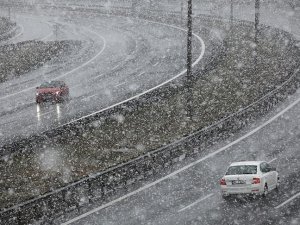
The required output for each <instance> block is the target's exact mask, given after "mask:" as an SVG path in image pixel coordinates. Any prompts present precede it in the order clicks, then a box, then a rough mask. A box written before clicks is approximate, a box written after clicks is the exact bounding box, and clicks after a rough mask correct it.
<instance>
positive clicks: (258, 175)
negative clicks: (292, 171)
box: [220, 161, 279, 198]
mask: <svg viewBox="0 0 300 225" xmlns="http://www.w3.org/2000/svg"><path fill="white" fill-rule="evenodd" d="M278 185H279V175H278V172H277V171H276V168H273V167H271V166H270V165H269V164H268V163H267V162H264V161H245V162H234V163H232V164H231V165H230V166H229V167H228V169H227V172H226V174H225V175H224V177H223V178H222V179H221V180H220V186H221V192H222V196H223V197H224V198H226V197H228V196H230V195H239V194H255V195H262V196H265V195H266V194H267V193H268V192H269V191H271V190H273V189H277V188H278Z"/></svg>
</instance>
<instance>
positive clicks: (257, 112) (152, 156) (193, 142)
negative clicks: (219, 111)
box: [0, 17, 300, 224]
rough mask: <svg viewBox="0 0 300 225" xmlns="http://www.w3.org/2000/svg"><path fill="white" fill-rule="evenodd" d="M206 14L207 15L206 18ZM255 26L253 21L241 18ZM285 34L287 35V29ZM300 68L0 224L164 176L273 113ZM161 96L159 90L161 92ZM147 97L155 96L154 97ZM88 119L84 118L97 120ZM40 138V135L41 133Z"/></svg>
mask: <svg viewBox="0 0 300 225" xmlns="http://www.w3.org/2000/svg"><path fill="white" fill-rule="evenodd" d="M206 18H207V17H206ZM239 23H245V24H246V25H253V23H251V22H248V21H247V22H243V21H242V22H239ZM283 35H287V34H286V33H284V32H283ZM299 75H300V69H299V68H298V69H297V70H296V71H294V72H293V73H292V74H290V77H289V79H288V80H286V81H285V82H284V83H282V84H281V85H280V86H278V87H277V88H276V89H274V90H273V91H271V92H269V93H268V94H267V95H265V96H264V97H262V98H261V99H259V100H257V101H255V102H254V103H252V104H251V105H249V106H247V107H246V108H244V109H242V110H240V111H238V112H236V113H234V114H232V115H230V116H228V117H226V118H223V119H222V120H221V121H218V122H216V123H214V124H212V125H211V126H209V127H206V128H204V129H202V130H199V131H198V132H195V133H193V134H191V135H189V136H187V137H184V138H182V139H181V140H178V141H176V142H174V143H172V144H170V145H167V146H164V147H161V148H159V149H157V150H154V151H151V152H149V153H147V154H145V155H143V156H140V157H138V158H136V159H133V160H131V161H129V162H127V163H124V164H121V165H118V166H116V167H113V168H111V169H109V170H107V171H104V172H101V173H97V174H93V175H91V176H89V177H86V178H85V179H82V180H80V181H77V182H74V183H72V184H70V185H68V186H66V187H63V188H60V189H58V190H55V191H53V192H51V193H47V194H45V195H43V196H41V197H38V198H35V199H32V200H30V201H27V202H24V203H22V204H19V205H16V206H14V207H11V208H8V209H4V210H2V211H1V212H0V218H1V219H0V222H1V223H3V224H28V223H32V222H34V221H35V220H40V219H45V220H51V218H54V217H59V216H60V215H63V214H65V213H67V212H69V211H71V210H74V209H78V210H79V209H82V208H83V207H85V206H87V205H88V204H90V203H91V202H93V201H97V202H101V201H103V202H104V201H106V200H107V199H109V198H111V197H112V196H113V195H114V194H116V193H117V191H118V189H123V188H124V187H125V186H128V185H131V184H133V183H137V182H138V181H140V180H143V179H145V178H146V177H149V176H153V175H155V174H159V173H160V172H161V171H162V169H163V168H168V167H170V166H171V165H173V164H175V163H176V162H178V161H181V160H183V159H184V158H186V157H194V156H195V155H197V154H198V153H200V152H203V151H204V150H205V148H207V147H208V146H210V145H211V144H212V143H213V142H215V141H216V140H218V139H221V138H224V137H226V136H229V135H230V134H231V133H234V132H236V131H238V130H239V129H241V128H242V127H244V126H245V125H246V124H248V123H249V122H250V121H252V120H254V119H255V118H257V117H258V116H261V115H262V114H265V113H266V112H268V111H269V110H270V109H271V108H272V107H273V106H274V105H275V104H276V103H278V102H279V101H281V100H283V99H285V98H286V96H287V95H289V94H291V93H293V92H294V91H295V90H296V89H297V88H298V86H299V84H300V77H299ZM156 94H157V93H156ZM148 98H151V96H150V95H149V96H148ZM141 100H142V99H138V100H134V101H132V102H129V103H126V104H125V105H122V106H119V107H117V108H115V109H113V110H126V108H127V107H128V106H129V104H130V106H135V105H136V104H142V102H143V101H141ZM110 113H112V112H111V111H110V112H109V113H108V112H104V113H102V114H101V116H108V114H110ZM99 116H100V115H97V116H96V117H94V118H87V119H86V121H85V122H90V121H91V120H95V119H97V118H98V117H99ZM81 123H83V122H82V121H80V122H78V123H77V124H71V125H68V127H64V128H63V129H62V130H61V132H63V131H64V130H65V129H75V130H76V129H80V125H81ZM57 132H59V131H57V130H56V131H55V132H54V131H49V132H47V135H48V136H50V137H51V135H57ZM37 138H39V137H37Z"/></svg>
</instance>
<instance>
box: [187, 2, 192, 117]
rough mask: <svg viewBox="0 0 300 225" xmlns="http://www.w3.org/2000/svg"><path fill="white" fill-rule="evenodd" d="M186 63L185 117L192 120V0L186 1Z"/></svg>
mask: <svg viewBox="0 0 300 225" xmlns="http://www.w3.org/2000/svg"><path fill="white" fill-rule="evenodd" d="M187 12H188V15H187V28H188V32H187V63H186V68H187V74H186V79H187V96H186V98H187V117H188V120H191V119H192V115H193V112H192V99H193V92H192V88H191V84H192V76H193V74H192V38H193V36H192V34H193V21H192V13H193V6H192V0H188V6H187Z"/></svg>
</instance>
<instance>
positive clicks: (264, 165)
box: [260, 162, 271, 173]
mask: <svg viewBox="0 0 300 225" xmlns="http://www.w3.org/2000/svg"><path fill="white" fill-rule="evenodd" d="M260 171H261V172H263V173H268V172H270V171H271V166H270V165H269V164H268V163H266V162H263V163H261V164H260Z"/></svg>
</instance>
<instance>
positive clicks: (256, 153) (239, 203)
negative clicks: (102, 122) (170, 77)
mask: <svg viewBox="0 0 300 225" xmlns="http://www.w3.org/2000/svg"><path fill="white" fill-rule="evenodd" d="M299 127H300V92H298V93H296V94H295V95H293V96H291V97H290V99H289V100H288V101H286V102H285V103H283V104H282V105H280V106H279V107H278V108H277V109H276V110H274V112H271V113H270V114H269V115H267V116H266V117H265V118H263V119H262V120H261V121H258V122H257V123H256V124H253V125H252V127H249V128H247V129H245V130H243V131H241V132H240V133H238V134H236V135H235V136H234V137H232V138H231V139H230V140H226V141H223V142H220V143H218V144H217V145H215V146H213V147H212V148H210V149H206V150H205V151H204V152H202V153H200V154H199V157H198V158H196V159H188V160H187V161H186V162H184V163H182V165H177V168H173V169H172V170H173V171H171V173H170V174H169V175H167V176H165V177H163V178H157V180H156V181H154V182H152V183H151V181H148V183H145V184H143V186H142V187H137V190H135V191H133V192H130V193H127V194H124V195H123V196H122V197H120V198H117V199H115V200H113V201H111V202H109V203H107V204H104V205H102V206H99V207H98V208H97V207H96V206H95V208H94V209H93V210H91V211H88V212H86V213H83V214H81V215H80V214H79V215H77V217H75V218H73V219H72V217H74V216H70V218H69V219H66V218H63V219H62V220H60V221H56V222H55V224H58V223H59V222H61V221H65V222H64V223H62V224H63V225H66V224H78V225H79V224H80V225H84V224H89V225H93V224H95V225H96V224H131V225H132V224H170V225H171V224H201V225H202V224H212V225H214V224H245V225H246V224H249V225H250V224H261V225H263V224H264V225H265V224H270V225H271V224H299V223H300V183H299V179H300V163H299V162H300V154H299V153H300V150H299V149H300V142H299V137H300V129H299ZM262 137H263V138H262ZM195 147H196V146H195ZM242 160H266V161H269V162H270V163H271V164H272V165H273V166H276V167H277V170H278V171H279V174H280V178H281V183H280V189H279V192H270V193H269V195H268V196H267V198H266V199H263V198H257V199H251V198H249V199H247V198H246V199H245V198H237V199H233V200H231V201H228V202H226V201H224V200H223V199H222V198H221V195H220V190H219V184H218V181H219V179H220V178H221V177H222V176H223V174H224V172H225V170H226V168H227V166H228V165H229V164H230V163H231V162H233V161H242ZM66 217H68V215H67V216H66Z"/></svg>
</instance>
